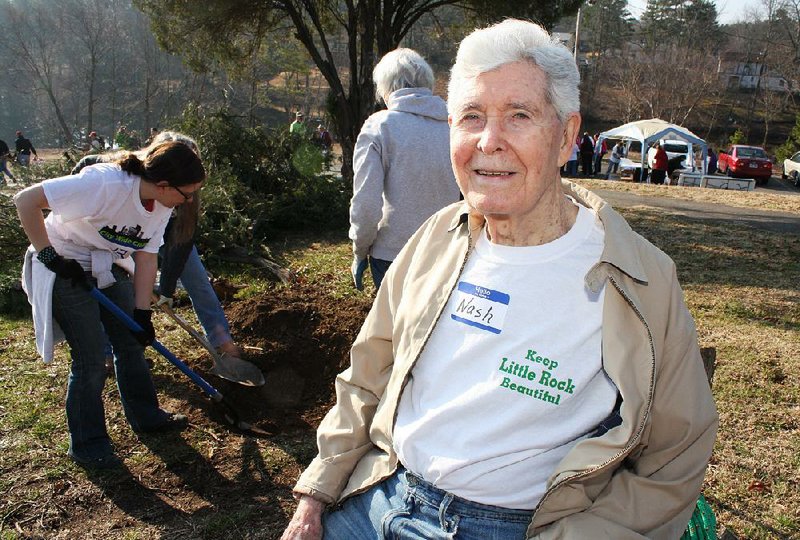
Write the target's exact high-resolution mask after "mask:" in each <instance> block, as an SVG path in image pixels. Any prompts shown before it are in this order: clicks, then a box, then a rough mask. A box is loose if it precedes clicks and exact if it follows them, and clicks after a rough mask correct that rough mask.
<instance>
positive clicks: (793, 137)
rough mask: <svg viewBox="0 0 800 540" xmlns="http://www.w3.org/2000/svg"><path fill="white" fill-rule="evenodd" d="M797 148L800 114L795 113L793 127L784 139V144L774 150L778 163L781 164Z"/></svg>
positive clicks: (799, 140)
mask: <svg viewBox="0 0 800 540" xmlns="http://www.w3.org/2000/svg"><path fill="white" fill-rule="evenodd" d="M798 148H800V113H797V116H796V117H795V122H794V127H793V128H792V131H791V133H789V136H788V137H787V138H786V142H785V143H783V144H782V145H781V146H779V147H778V148H777V149H776V150H775V155H776V157H777V158H778V163H783V160H784V159H786V158H788V157H789V156H791V155H792V154H794V153H795V152H797V149H798Z"/></svg>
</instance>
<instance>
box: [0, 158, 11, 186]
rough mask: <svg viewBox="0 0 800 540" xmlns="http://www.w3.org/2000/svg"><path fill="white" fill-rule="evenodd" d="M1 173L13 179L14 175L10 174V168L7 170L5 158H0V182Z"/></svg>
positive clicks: (0, 181) (0, 178)
mask: <svg viewBox="0 0 800 540" xmlns="http://www.w3.org/2000/svg"><path fill="white" fill-rule="evenodd" d="M3 173H5V174H6V175H7V176H8V177H9V178H11V179H12V180H14V175H13V174H11V171H10V170H8V159H6V158H0V183H2V182H3Z"/></svg>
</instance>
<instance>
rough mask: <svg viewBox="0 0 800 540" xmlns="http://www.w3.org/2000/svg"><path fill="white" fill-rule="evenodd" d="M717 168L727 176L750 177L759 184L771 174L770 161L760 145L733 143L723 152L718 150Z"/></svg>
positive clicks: (765, 180)
mask: <svg viewBox="0 0 800 540" xmlns="http://www.w3.org/2000/svg"><path fill="white" fill-rule="evenodd" d="M717 169H719V172H721V173H722V174H727V175H728V176H736V177H739V178H752V179H754V180H755V181H756V185H759V186H761V185H764V184H766V183H767V182H768V181H769V177H770V176H772V161H770V159H769V156H768V155H767V153H766V152H765V151H764V149H763V148H761V147H760V146H746V145H744V144H734V145H732V146H731V147H730V148H728V149H727V150H725V151H724V152H723V151H720V153H719V156H718V157H717Z"/></svg>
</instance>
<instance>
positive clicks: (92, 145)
mask: <svg viewBox="0 0 800 540" xmlns="http://www.w3.org/2000/svg"><path fill="white" fill-rule="evenodd" d="M89 151H90V152H102V151H103V145H102V144H101V143H100V139H99V138H98V136H97V132H96V131H92V132H91V133H89Z"/></svg>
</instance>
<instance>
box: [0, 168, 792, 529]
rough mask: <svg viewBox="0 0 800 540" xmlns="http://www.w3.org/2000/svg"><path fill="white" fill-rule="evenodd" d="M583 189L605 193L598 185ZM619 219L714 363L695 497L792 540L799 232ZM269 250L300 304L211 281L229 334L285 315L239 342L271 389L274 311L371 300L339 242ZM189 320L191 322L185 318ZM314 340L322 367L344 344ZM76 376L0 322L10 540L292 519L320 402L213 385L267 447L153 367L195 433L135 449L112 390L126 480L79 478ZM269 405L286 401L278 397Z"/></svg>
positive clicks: (192, 355)
mask: <svg viewBox="0 0 800 540" xmlns="http://www.w3.org/2000/svg"><path fill="white" fill-rule="evenodd" d="M581 183H584V182H581ZM616 184H619V183H616ZM587 185H588V186H589V187H590V188H591V187H593V186H595V187H599V186H602V187H603V188H608V186H607V185H606V183H604V182H600V181H594V182H592V181H590V182H588V183H587ZM624 187H625V189H630V190H634V191H642V192H644V193H646V194H648V195H653V194H656V195H661V194H662V193H661V191H662V190H663V191H665V192H668V193H667V194H668V195H669V196H685V197H687V198H695V197H712V198H713V199H714V200H715V201H717V202H721V203H724V204H729V205H735V206H741V207H746V208H764V209H775V210H781V211H784V212H794V213H797V214H798V215H799V216H800V207H798V201H800V198H798V197H790V196H788V195H787V196H785V195H780V194H766V193H759V192H753V193H741V192H737V193H724V192H714V191H713V190H699V189H693V190H690V189H681V190H677V189H675V188H660V186H639V185H636V184H625V185H624ZM654 188H659V189H657V193H653V189H654ZM683 194H688V195H683ZM784 199H787V200H784ZM789 199H791V200H789ZM620 211H621V212H622V213H623V214H624V215H625V217H626V218H627V219H628V220H629V221H630V223H631V224H632V226H633V227H634V228H635V229H636V230H637V231H639V232H641V233H642V234H643V235H644V236H646V237H647V238H649V239H650V240H651V241H652V242H653V243H655V244H656V245H658V246H659V247H660V248H661V249H663V250H664V251H666V252H667V253H668V254H669V255H670V256H671V257H672V258H673V259H674V260H675V261H676V263H677V265H678V268H679V276H680V279H681V283H682V284H683V287H684V290H685V293H686V299H687V302H688V305H689V308H690V310H691V311H692V313H693V315H694V317H695V320H696V322H697V326H698V331H699V335H700V342H701V345H702V346H705V347H715V348H716V350H717V370H716V374H715V377H714V383H713V391H714V395H715V397H716V400H717V406H718V408H719V411H720V420H721V423H720V433H719V438H718V441H717V445H716V448H715V451H714V456H713V458H712V462H711V465H710V467H709V469H708V472H707V474H706V482H705V487H704V490H703V491H704V494H705V496H706V498H707V499H708V500H709V502H710V504H711V505H712V507H713V508H714V510H715V512H716V515H717V519H718V522H719V523H720V526H721V527H725V528H727V529H729V530H730V531H732V532H733V533H734V534H736V536H738V537H739V538H753V539H762V538H798V537H800V485H799V483H800V362H799V361H798V359H800V283H799V282H798V279H799V278H800V266H799V265H800V231H798V232H797V233H795V234H776V233H769V232H761V231H756V230H754V229H750V228H747V227H745V226H742V225H737V224H735V223H723V222H709V221H702V222H700V221H696V222H695V221H692V220H690V219H687V218H686V217H683V216H673V215H671V214H669V213H667V212H663V211H657V212H656V211H650V210H649V209H646V208H643V207H637V208H632V209H624V208H622V209H620ZM270 248H271V250H272V252H273V254H274V255H275V257H276V258H277V259H278V260H280V261H281V262H282V263H283V264H284V265H286V266H287V267H289V268H291V269H292V270H294V271H295V273H296V275H297V276H298V284H297V285H294V286H293V287H292V288H293V289H294V292H292V291H289V290H287V289H282V288H279V287H276V286H275V285H273V284H271V283H268V282H267V280H266V279H265V277H264V276H263V275H262V274H259V273H258V272H257V271H254V270H250V269H247V268H244V267H241V266H236V267H233V266H225V267H222V268H217V267H214V266H213V265H210V266H211V268H212V269H213V270H216V271H217V272H222V273H223V274H224V275H225V277H226V278H227V279H228V280H229V281H230V282H232V283H233V284H235V285H238V286H240V287H239V288H240V290H239V291H238V293H237V294H236V298H235V299H234V300H232V301H231V302H230V303H229V304H227V305H226V309H227V310H229V311H230V312H236V314H237V319H236V320H237V321H243V320H244V319H243V318H242V319H240V318H238V317H239V316H240V315H241V316H242V317H243V316H244V314H245V313H243V312H247V311H253V310H254V308H253V306H256V305H257V304H258V302H260V301H262V300H265V299H271V300H272V301H274V302H275V303H276V304H277V305H276V306H272V307H270V309H269V310H268V311H265V313H268V316H269V317H271V318H270V329H271V332H272V334H271V337H270V339H269V340H266V339H265V338H263V336H261V335H260V334H259V332H258V331H254V330H248V328H250V329H252V328H255V326H246V325H245V324H244V323H240V324H238V325H237V327H235V328H234V333H235V335H236V337H237V339H238V340H240V342H241V343H243V344H245V345H249V346H252V350H253V351H262V352H263V353H264V356H263V357H261V356H257V355H256V356H255V357H254V358H255V360H254V361H257V362H261V361H262V359H263V363H261V364H259V365H262V366H265V371H267V372H268V378H269V373H270V371H269V370H268V369H267V367H269V368H270V369H271V368H272V367H274V366H273V364H272V363H271V362H273V360H272V359H271V358H272V357H271V356H270V354H273V355H277V354H278V352H277V351H278V344H277V342H278V341H279V340H280V337H281V336H284V335H289V333H290V332H291V331H292V327H291V325H288V324H284V326H281V323H280V321H281V320H289V319H281V317H286V313H285V311H286V310H282V309H280V307H281V303H283V304H284V305H286V306H289V304H290V302H291V306H293V308H292V309H294V310H295V313H302V314H303V317H304V318H302V319H298V320H302V321H304V322H303V324H307V325H316V324H318V323H319V316H317V314H318V313H321V312H322V304H323V303H324V304H326V305H327V306H326V307H328V308H331V307H332V308H334V309H335V308H338V307H339V306H344V305H347V306H352V305H358V306H366V305H367V304H368V303H369V300H370V296H369V292H370V291H367V292H365V293H356V292H354V291H352V289H350V287H349V286H348V281H349V275H348V268H349V263H350V246H349V242H348V241H347V238H346V233H345V231H340V232H337V233H334V234H331V235H329V236H327V237H324V238H320V237H315V238H292V239H287V240H285V241H281V242H275V243H273V244H272V245H271V246H270ZM311 288H313V289H314V290H315V295H316V296H315V297H314V299H313V301H312V300H309V301H306V302H305V304H303V303H302V302H300V301H299V296H298V294H299V293H298V292H297V291H304V290H306V291H307V290H309V289H311ZM303 306H305V307H303ZM304 310H305V311H304ZM180 312H181V313H182V314H183V315H184V316H185V317H187V318H188V319H189V320H190V321H194V319H193V315H192V314H191V310H190V309H189V308H188V307H185V306H184V307H182V308H180ZM265 316H267V315H265ZM256 318H257V317H256ZM292 320H293V319H292ZM158 322H159V324H158V325H157V332H158V335H159V337H161V338H162V339H163V341H164V342H165V343H166V345H167V346H168V347H169V348H170V349H172V350H173V351H175V352H176V353H177V354H178V356H179V357H181V358H184V359H186V360H187V361H188V362H189V363H190V364H191V365H194V366H198V367H199V369H200V370H201V371H202V372H203V373H205V368H206V367H207V366H208V360H207V358H205V357H204V355H203V353H202V351H201V350H199V348H198V347H197V346H196V345H194V344H193V343H192V342H191V341H190V340H189V338H188V337H187V336H185V335H184V334H183V333H182V332H180V330H179V329H176V328H175V327H174V325H172V326H171V325H170V324H169V323H168V322H167V321H166V320H164V319H163V318H162V319H160V320H159V321H158ZM162 336H163V337H162ZM309 339H314V338H313V337H312V338H309ZM321 341H323V342H322V343H320V347H321V350H325V349H326V348H332V347H333V345H334V344H333V342H332V341H331V342H327V343H326V342H324V340H321ZM269 351H272V353H270V354H268V352H269ZM152 354H155V353H152ZM253 354H256V353H253ZM259 354H260V353H259ZM337 354H339V353H337ZM151 356H152V355H151ZM153 358H155V357H154V356H153ZM301 360H302V359H300V358H298V359H297V361H298V362H300V361H301ZM336 361H338V360H336ZM332 362H333V360H332ZM273 373H276V372H273ZM325 373H326V375H325V376H326V377H328V376H329V375H328V372H325ZM331 373H332V371H331ZM67 374H68V351H67V349H66V348H65V347H63V346H62V347H60V348H59V349H58V351H57V358H56V361H55V362H54V363H53V364H52V365H44V364H43V363H42V362H41V361H40V360H39V359H38V358H37V355H36V351H35V349H34V346H33V331H32V327H31V323H30V321H29V320H28V319H8V318H3V319H0V434H2V435H0V540H7V539H12V538H65V539H66V538H115V539H116V538H119V539H130V540H134V539H149V538H170V539H172V538H187V539H188V538H209V539H211V538H254V539H255V538H258V539H261V538H265V539H271V538H277V537H279V536H280V533H281V530H282V527H283V525H284V524H285V523H286V520H287V519H288V516H289V515H291V512H292V511H293V501H292V499H291V494H290V489H291V486H292V483H293V480H294V479H295V477H296V476H297V474H298V473H299V471H300V470H301V469H302V467H303V466H304V465H305V464H306V463H307V462H308V461H309V460H310V459H311V458H312V457H313V455H314V452H315V447H314V437H313V428H314V426H315V425H316V423H317V422H318V421H319V418H320V415H321V414H323V413H324V410H325V408H326V406H327V405H326V403H327V400H328V397H327V396H326V395H325V394H324V392H323V393H321V394H320V397H319V399H318V400H315V401H310V402H309V404H308V406H307V407H305V408H303V409H301V410H278V409H274V410H273V408H271V407H265V408H263V409H262V408H259V407H261V405H260V404H261V402H262V401H264V400H266V398H267V397H269V396H266V395H265V394H264V392H265V391H264V390H258V389H243V388H242V387H234V385H228V384H224V383H219V388H220V390H221V391H222V392H223V393H225V394H226V396H228V395H230V396H232V397H234V398H235V399H236V401H237V402H238V403H240V404H242V403H245V404H249V405H250V406H249V407H248V408H246V409H244V410H243V411H242V412H243V413H244V415H245V416H246V419H247V420H248V421H251V422H254V423H258V422H259V421H261V420H262V418H260V416H261V415H265V416H268V417H269V418H268V419H269V421H270V422H271V425H272V426H273V429H272V430H271V432H270V435H268V436H264V437H255V436H252V435H249V434H247V433H242V432H238V431H236V430H232V429H229V428H228V427H227V426H226V424H225V422H224V420H222V418H221V417H220V416H219V415H217V414H215V413H214V412H213V410H212V409H211V407H210V404H209V403H208V401H207V400H205V399H204V398H203V397H202V396H201V395H200V392H199V391H198V390H197V389H196V388H195V387H194V386H193V385H191V384H190V383H189V382H188V381H187V380H186V379H185V378H184V377H183V376H182V375H180V374H179V373H177V370H175V369H174V368H172V367H170V366H168V365H165V362H163V361H161V360H157V361H156V364H155V367H154V378H155V379H156V385H157V388H158V389H159V392H160V397H161V400H162V404H163V405H164V406H165V407H166V408H169V409H172V410H178V411H180V412H183V413H185V414H187V415H189V417H190V422H191V425H190V428H189V429H188V430H186V431H184V432H183V433H180V434H174V435H169V436H162V437H154V438H140V437H137V436H136V435H135V434H134V433H133V432H132V431H131V430H130V428H129V426H128V424H127V422H126V421H125V419H124V416H123V414H122V411H121V408H120V406H119V398H118V396H117V391H116V387H115V386H114V385H113V380H110V381H109V383H108V385H107V387H106V394H107V396H106V397H107V399H106V403H107V410H106V416H107V420H108V429H109V433H110V435H111V437H112V439H113V441H114V443H115V446H116V448H117V453H118V454H119V455H120V457H121V458H122V459H123V461H124V462H125V469H124V470H123V471H117V472H114V473H87V472H86V471H84V470H83V469H80V468H78V467H76V466H75V465H74V464H72V462H71V461H70V460H69V459H68V458H67V457H66V449H67V433H66V428H65V418H64V406H63V400H64V388H65V384H66V378H67ZM330 376H331V377H332V375H330ZM209 380H210V381H211V382H212V383H213V384H215V385H217V384H218V380H211V379H209ZM286 380H288V379H286ZM289 382H291V381H289ZM282 384H283V383H282ZM285 384H286V385H287V386H285V388H289V386H288V384H289V383H288V382H287V383H285ZM270 391H272V392H274V391H276V390H275V386H274V385H273V386H272V387H271V390H270ZM277 391H280V389H278V390H277ZM286 391H289V390H286ZM259 392H260V393H259Z"/></svg>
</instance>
